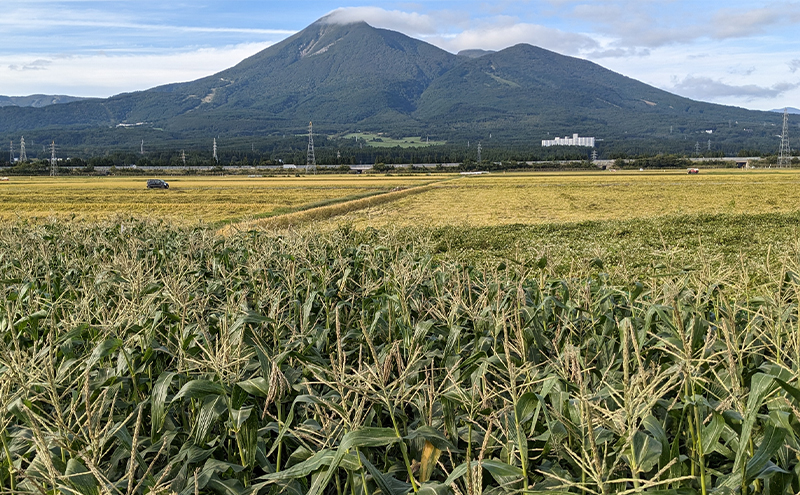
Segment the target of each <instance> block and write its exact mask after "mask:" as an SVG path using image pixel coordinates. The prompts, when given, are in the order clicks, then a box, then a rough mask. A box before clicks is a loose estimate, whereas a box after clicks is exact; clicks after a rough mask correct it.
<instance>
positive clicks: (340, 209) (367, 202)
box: [217, 177, 458, 237]
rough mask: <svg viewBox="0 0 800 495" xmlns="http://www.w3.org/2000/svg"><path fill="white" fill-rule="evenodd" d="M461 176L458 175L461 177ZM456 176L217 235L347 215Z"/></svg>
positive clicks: (228, 227) (243, 224) (261, 221)
mask: <svg viewBox="0 0 800 495" xmlns="http://www.w3.org/2000/svg"><path fill="white" fill-rule="evenodd" d="M457 178H458V177H457ZM455 179H456V178H448V179H443V180H439V181H436V182H432V183H427V184H424V185H421V186H414V187H408V188H399V187H398V188H395V189H392V190H391V191H388V192H385V193H380V194H375V195H372V196H368V197H366V198H359V199H353V200H350V201H342V202H341V203H334V204H330V205H325V206H319V207H316V208H309V209H306V210H300V211H294V212H291V213H284V214H282V215H275V216H273V217H267V218H258V219H253V220H244V221H241V222H235V223H230V224H228V225H225V226H224V227H222V228H220V229H219V230H217V234H219V235H222V236H226V237H227V236H229V235H232V234H234V233H236V232H246V231H248V230H252V229H255V228H285V227H294V226H298V225H302V224H305V223H311V222H316V221H319V220H327V219H329V218H333V217H336V216H339V215H344V214H346V213H350V212H353V211H358V210H363V209H364V208H370V207H372V206H377V205H382V204H386V203H391V202H392V201H397V200H398V199H401V198H404V197H406V196H410V195H412V194H420V193H423V192H426V191H430V190H431V189H433V188H435V187H437V186H439V185H441V184H442V183H444V182H448V181H451V180H455Z"/></svg>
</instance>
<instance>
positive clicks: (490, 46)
mask: <svg viewBox="0 0 800 495" xmlns="http://www.w3.org/2000/svg"><path fill="white" fill-rule="evenodd" d="M425 40H426V41H428V42H430V43H433V44H434V45H437V46H439V47H441V48H444V49H446V50H450V51H452V52H458V51H461V50H467V49H472V48H480V49H484V50H502V49H503V48H507V47H509V46H513V45H516V44H519V43H528V44H531V45H536V46H540V47H542V48H546V49H548V50H553V51H556V52H559V53H564V54H570V55H577V54H579V53H581V52H583V51H586V50H596V49H599V48H600V45H599V44H598V42H597V41H596V40H594V39H592V38H591V37H589V36H586V35H583V34H577V33H568V32H564V31H561V30H558V29H553V28H548V27H545V26H540V25H537V24H526V23H514V24H509V23H507V22H496V23H486V24H483V25H482V26H479V27H476V28H472V29H466V30H464V31H462V32H460V33H458V34H456V35H454V36H430V37H426V38H425Z"/></svg>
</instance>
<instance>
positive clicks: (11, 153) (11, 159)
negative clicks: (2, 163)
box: [8, 139, 14, 164]
mask: <svg viewBox="0 0 800 495" xmlns="http://www.w3.org/2000/svg"><path fill="white" fill-rule="evenodd" d="M8 150H9V151H8V163H11V164H13V163H14V140H13V139H12V140H11V145H10V146H9V147H8Z"/></svg>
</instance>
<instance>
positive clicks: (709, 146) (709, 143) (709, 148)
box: [708, 139, 711, 151]
mask: <svg viewBox="0 0 800 495" xmlns="http://www.w3.org/2000/svg"><path fill="white" fill-rule="evenodd" d="M708 151H711V140H710V139H709V140H708Z"/></svg>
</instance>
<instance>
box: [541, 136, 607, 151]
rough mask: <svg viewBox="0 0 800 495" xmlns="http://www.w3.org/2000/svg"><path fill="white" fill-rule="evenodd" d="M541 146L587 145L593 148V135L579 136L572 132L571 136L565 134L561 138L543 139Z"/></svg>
mask: <svg viewBox="0 0 800 495" xmlns="http://www.w3.org/2000/svg"><path fill="white" fill-rule="evenodd" d="M542 146H589V147H590V148H594V138H593V137H580V136H578V135H577V134H573V135H572V137H569V136H565V137H563V138H558V137H557V138H555V139H543V140H542Z"/></svg>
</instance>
